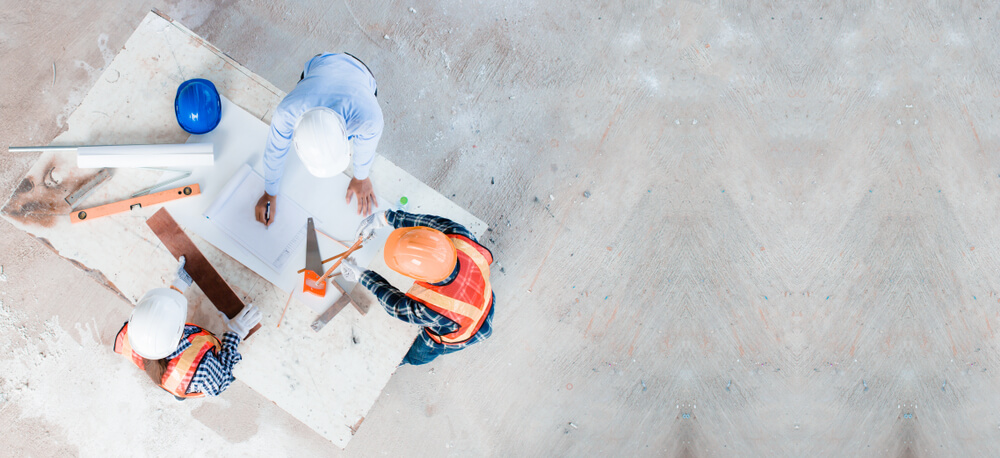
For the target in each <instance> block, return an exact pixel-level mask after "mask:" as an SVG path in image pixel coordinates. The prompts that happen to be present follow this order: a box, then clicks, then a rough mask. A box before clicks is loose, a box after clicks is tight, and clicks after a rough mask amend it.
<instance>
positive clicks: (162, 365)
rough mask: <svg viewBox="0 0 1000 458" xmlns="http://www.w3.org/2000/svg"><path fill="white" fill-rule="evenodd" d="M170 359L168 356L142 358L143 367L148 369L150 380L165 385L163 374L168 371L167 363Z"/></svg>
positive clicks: (147, 373)
mask: <svg viewBox="0 0 1000 458" xmlns="http://www.w3.org/2000/svg"><path fill="white" fill-rule="evenodd" d="M169 363H170V360H169V359H167V358H163V359H146V358H143V359H142V367H143V368H144V369H145V370H146V375H148V376H149V378H150V380H152V381H153V383H155V384H156V386H163V374H165V373H166V372H167V364H169Z"/></svg>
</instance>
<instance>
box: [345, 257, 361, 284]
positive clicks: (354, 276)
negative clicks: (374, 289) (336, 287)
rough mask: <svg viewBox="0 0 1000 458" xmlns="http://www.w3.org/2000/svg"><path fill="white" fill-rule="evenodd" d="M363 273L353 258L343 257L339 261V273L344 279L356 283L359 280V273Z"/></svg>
mask: <svg viewBox="0 0 1000 458" xmlns="http://www.w3.org/2000/svg"><path fill="white" fill-rule="evenodd" d="M363 273H364V270H362V269H361V268H360V267H358V265H357V263H355V261H354V258H350V257H347V258H344V260H343V261H340V274H341V275H343V276H344V280H347V281H349V282H353V283H357V282H358V281H359V280H361V274H363Z"/></svg>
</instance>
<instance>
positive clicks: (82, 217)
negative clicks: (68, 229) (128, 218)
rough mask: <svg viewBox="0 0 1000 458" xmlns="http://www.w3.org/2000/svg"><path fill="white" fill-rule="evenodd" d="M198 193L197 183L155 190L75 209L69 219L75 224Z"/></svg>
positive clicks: (199, 192)
mask: <svg viewBox="0 0 1000 458" xmlns="http://www.w3.org/2000/svg"><path fill="white" fill-rule="evenodd" d="M198 194H201V188H199V187H198V184H197V183H195V184H192V185H189V186H181V187H179V188H174V189H168V190H166V191H160V192H155V193H153V194H146V195H145V196H139V197H133V198H131V199H125V200H120V201H118V202H112V203H110V204H105V205H101V206H98V207H91V208H87V209H84V210H80V211H76V212H73V213H71V214H70V215H69V220H70V222H71V223H73V224H76V223H79V222H81V221H90V220H92V219H97V218H100V217H102V216H108V215H114V214H116V213H123V212H127V211H129V210H137V209H140V208H142V207H148V206H150V205H156V204H162V203H164V202H170V201H171V200H177V199H183V198H185V197H191V196H197V195H198Z"/></svg>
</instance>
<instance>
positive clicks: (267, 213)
mask: <svg viewBox="0 0 1000 458" xmlns="http://www.w3.org/2000/svg"><path fill="white" fill-rule="evenodd" d="M270 221H271V201H268V202H267V208H265V209H264V230H265V231H266V230H267V223H269V222H270Z"/></svg>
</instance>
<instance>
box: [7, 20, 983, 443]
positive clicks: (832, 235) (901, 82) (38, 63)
mask: <svg viewBox="0 0 1000 458" xmlns="http://www.w3.org/2000/svg"><path fill="white" fill-rule="evenodd" d="M0 3H2V5H0V6H2V8H0V52H2V55H3V56H4V57H3V65H2V66H0V78H2V81H3V83H2V84H0V123H2V126H3V128H2V131H3V132H4V135H3V138H2V139H0V143H2V144H3V145H14V144H25V143H46V142H47V141H49V140H50V139H51V138H53V137H54V136H55V135H56V134H57V133H58V132H59V130H60V129H61V128H62V127H64V126H62V125H61V123H62V121H63V120H64V119H65V117H66V116H67V115H68V114H69V113H70V112H72V110H73V108H74V106H75V104H76V103H78V102H79V100H80V97H82V95H83V94H85V93H86V91H87V90H88V89H89V87H90V85H91V84H92V82H93V78H96V76H97V75H99V73H100V69H101V68H102V67H103V66H104V65H106V64H107V62H109V60H110V59H111V58H113V56H114V54H115V52H116V50H117V49H119V48H120V47H121V45H122V44H123V43H124V42H125V40H126V39H127V37H128V36H129V34H130V33H131V31H132V29H133V28H134V27H135V25H136V24H137V23H138V21H139V20H140V19H141V18H142V16H143V15H144V14H145V13H146V12H147V11H148V10H149V8H151V7H157V8H159V9H161V10H162V11H164V12H165V13H167V14H169V15H171V16H172V17H174V18H175V19H179V20H180V21H181V22H182V23H184V24H185V25H187V26H188V27H190V28H191V29H192V30H194V31H195V32H196V33H198V34H200V35H202V36H203V37H205V38H206V39H208V40H209V41H211V42H212V43H214V44H215V45H216V46H218V47H219V48H221V49H223V50H225V51H226V52H228V53H229V54H230V55H231V56H232V57H234V58H235V59H236V60H237V61H239V62H241V63H243V64H244V65H246V66H247V67H248V68H250V69H251V70H253V71H255V72H257V73H258V74H260V75H261V76H263V77H265V78H267V79H269V80H270V81H272V82H273V83H275V84H276V85H278V86H279V87H281V88H283V89H285V90H289V89H291V88H292V87H293V85H294V83H295V81H296V80H297V78H298V74H299V71H300V67H301V65H302V63H304V62H305V60H306V59H307V58H308V57H310V56H312V55H313V54H315V53H317V52H320V51H324V50H347V51H349V52H352V53H353V54H355V55H357V56H359V57H361V58H362V59H363V60H364V61H365V62H366V63H368V65H369V66H371V67H372V70H373V71H374V73H375V75H376V77H377V78H378V81H379V85H380V88H379V98H380V101H381V103H382V106H383V110H384V112H385V114H386V120H387V123H386V126H387V129H386V133H385V135H384V137H383V140H382V144H381V145H380V148H379V150H380V153H381V154H383V155H385V156H386V157H388V158H389V159H391V160H392V161H394V162H395V163H397V164H399V165H400V166H401V167H403V168H404V169H406V170H408V171H410V172H411V173H412V174H413V175H415V176H416V177H418V178H420V179H422V180H424V181H425V182H427V183H428V184H430V185H431V186H432V187H433V188H435V189H437V190H438V191H440V192H441V193H443V194H445V195H447V196H453V197H452V198H453V200H455V201H456V202H457V203H459V204H461V205H463V206H465V207H466V208H468V209H469V210H470V211H471V212H472V213H474V214H476V215H478V216H479V217H481V218H482V219H483V220H484V221H486V222H487V223H489V224H490V225H491V227H492V232H490V233H489V234H488V237H487V239H486V240H485V242H486V244H487V246H489V247H490V248H491V249H492V250H493V252H494V254H495V256H496V259H497V260H498V261H499V266H498V267H497V269H496V271H495V272H494V275H493V281H494V285H495V289H496V292H497V312H496V330H495V332H494V337H493V338H492V339H491V340H490V341H489V342H488V343H485V344H483V345H479V346H478V347H472V348H470V349H468V350H467V351H464V352H460V353H457V354H455V355H451V356H449V357H446V358H442V359H440V360H439V361H436V362H434V363H433V364H431V365H429V366H424V367H404V368H401V369H400V370H399V371H398V372H397V373H396V375H395V376H394V378H393V379H392V381H391V382H390V384H389V385H388V386H387V387H386V389H385V391H384V393H383V396H382V397H381V398H380V400H379V402H378V403H377V404H376V405H375V407H374V408H373V409H372V412H371V414H370V415H369V417H368V418H367V419H366V421H365V422H364V424H363V425H362V427H361V429H360V430H359V432H358V434H357V436H356V437H355V438H354V439H353V441H352V442H351V443H350V445H349V447H348V448H347V450H346V452H343V453H342V452H341V451H340V450H339V449H336V448H335V447H334V446H332V445H331V444H329V443H326V442H324V441H323V440H322V439H320V438H318V436H316V435H315V434H312V433H311V431H309V430H307V429H304V428H302V427H301V425H297V424H296V423H295V422H294V420H289V419H287V418H285V417H283V416H282V412H281V411H280V410H278V409H276V408H274V406H272V405H269V404H267V403H266V402H264V401H262V398H260V397H259V396H257V395H256V394H255V393H253V392H252V391H250V390H248V389H247V388H246V387H245V386H242V385H240V384H239V383H237V384H236V385H235V386H234V387H233V388H232V389H231V390H230V391H229V392H227V393H226V394H225V396H223V398H224V399H223V398H220V399H217V400H209V401H204V402H203V404H200V405H198V406H193V407H192V406H187V407H184V409H187V410H189V411H190V415H189V416H185V415H178V414H176V411H177V409H180V408H179V407H176V406H174V405H173V404H167V403H165V404H162V409H163V415H164V417H158V418H159V419H158V418H150V419H149V422H150V423H152V424H153V425H152V426H143V427H145V428H146V429H145V430H144V431H154V432H155V433H156V434H152V435H150V436H152V437H151V438H149V439H147V442H142V441H139V442H138V443H137V445H139V446H141V445H143V444H145V445H146V446H147V452H148V453H150V454H155V453H156V451H157V450H163V448H162V447H167V446H168V445H169V444H168V442H167V441H168V438H169V437H172V436H181V435H182V434H185V433H186V432H190V431H192V429H191V425H192V424H194V425H200V426H199V427H204V428H207V429H205V430H204V431H201V430H198V431H201V432H198V433H197V441H196V443H197V444H199V446H200V447H201V448H202V449H204V450H208V451H222V452H225V451H227V450H230V451H231V450H235V449H236V448H239V447H252V450H257V451H261V452H263V451H268V452H272V453H275V454H277V455H293V454H296V455H297V454H310V455H341V454H344V455H355V456H372V455H388V456H427V455H438V456H886V455H889V456H989V455H991V454H995V453H996V451H997V450H998V449H1000V414H998V413H997V412H1000V391H998V390H997V385H998V379H997V377H998V375H997V373H998V372H1000V367H998V363H1000V358H998V356H997V351H998V347H1000V345H998V340H997V337H996V336H995V332H994V330H993V328H994V327H996V326H1000V294H998V289H1000V278H998V275H997V267H998V265H1000V255H998V254H1000V253H998V250H1000V243H998V242H997V240H1000V237H998V236H1000V230H998V228H997V226H996V225H995V224H994V222H995V221H996V220H997V217H998V212H1000V208H998V206H997V204H996V202H997V198H998V196H1000V166H998V161H997V156H998V137H997V134H996V132H997V131H998V129H997V127H998V125H997V124H998V123H1000V120H998V119H997V116H996V115H997V112H998V110H997V99H998V97H1000V89H998V87H997V75H998V74H1000V72H998V68H997V62H998V59H997V57H998V53H997V51H998V43H997V39H996V37H997V36H998V32H1000V28H998V26H997V24H998V21H1000V14H998V10H997V9H996V7H993V6H989V7H977V6H970V5H967V4H959V3H958V2H943V3H940V4H934V5H931V6H926V5H924V4H922V3H918V2H850V3H848V4H839V3H836V2H834V3H825V4H815V3H813V4H800V3H789V4H784V3H765V4H762V3H756V2H754V3H749V2H734V3H735V4H723V3H716V2H705V3H704V4H701V3H695V2H625V3H615V2H608V3H603V4H580V3H579V2H567V1H556V2H547V3H546V2H516V1H515V2H504V1H489V0H488V1H482V2H462V1H448V2H440V3H435V4H427V3H426V2H376V3H367V4H366V3H355V2H320V1H310V2H301V3H294V4H291V3H289V4H285V3H268V2H260V1H256V2H217V3H202V2H194V1H186V0H182V1H173V2H172V1H166V2H160V3H154V2H147V1H142V2H127V1H109V2H100V3H99V4H98V3H97V2H86V3H67V2H55V1H23V2H14V1H10V0H3V1H2V2H0ZM98 5H100V6H98ZM53 63H55V64H56V76H55V80H54V82H53V72H52V64H53ZM32 160H33V156H30V155H10V154H5V155H3V156H2V163H0V189H3V190H5V191H4V192H9V191H10V190H12V189H13V186H14V185H15V184H16V183H17V180H18V179H19V178H20V177H21V176H22V175H23V173H24V172H25V171H26V169H27V167H28V166H29V164H30V163H31V162H32ZM586 196H589V197H586ZM0 232H2V234H3V237H2V238H0V245H2V251H0V260H2V261H0V263H2V265H3V272H2V275H4V277H2V278H3V279H4V281H3V282H0V292H2V297H0V299H2V304H3V308H2V311H3V313H0V318H4V320H6V321H3V323H5V324H6V326H5V327H3V328H2V329H0V337H2V338H3V339H4V346H3V347H0V348H2V349H4V351H5V353H6V356H0V362H2V361H3V358H7V360H8V361H7V362H8V363H9V362H10V361H9V360H10V358H12V357H15V356H16V357H17V358H19V360H20V361H21V363H23V364H24V365H25V366H26V367H33V368H36V369H37V370H33V372H32V373H35V372H38V373H39V374H41V375H39V376H38V378H31V379H30V380H11V379H10V377H9V376H5V375H4V374H0V389H2V391H0V425H2V426H4V427H3V428H2V429H0V430H3V431H4V433H3V434H2V436H0V437H2V439H0V444H2V445H3V446H4V447H5V448H6V449H8V450H14V451H16V452H20V454H32V455H37V456H44V455H54V454H63V453H79V454H83V455H96V454H100V452H101V446H100V444H95V443H94V440H93V439H91V438H88V437H81V435H80V434H79V431H78V429H79V428H77V427H75V426H74V423H73V419H74V417H73V415H76V416H77V418H78V421H79V422H81V423H80V424H83V423H85V422H87V421H88V419H87V415H86V412H87V410H86V409H82V408H81V409H80V411H79V412H76V411H69V412H67V411H66V409H61V405H60V404H58V403H56V402H53V403H52V404H54V405H52V406H49V407H47V408H43V407H45V406H44V404H39V403H38V402H37V401H32V400H33V399H35V398H36V397H37V396H34V397H33V395H32V393H33V391H35V390H40V389H45V386H44V385H43V386H42V387H41V388H39V387H38V383H37V381H38V380H47V379H49V378H67V379H73V378H75V377H81V375H80V371H79V370H78V371H77V372H72V371H70V372H64V371H62V370H61V368H62V365H60V364H50V363H49V362H50V361H52V360H53V358H55V361H56V362H58V361H60V360H59V358H60V355H66V354H72V352H70V351H69V350H67V349H68V348H70V347H72V345H71V344H70V343H66V345H67V347H66V348H58V347H57V348H54V349H53V351H51V352H47V351H46V348H47V347H46V346H44V345H43V346H40V347H37V348H39V349H40V350H39V351H37V352H35V351H31V352H24V351H22V350H23V349H24V348H32V349H35V348H36V347H35V346H33V345H35V344H34V343H33V342H35V341H37V340H39V339H42V340H44V338H46V336H52V335H59V331H58V329H57V328H63V330H64V331H65V332H69V335H77V334H78V333H77V332H76V331H79V330H80V326H81V325H80V322H83V323H87V322H89V320H93V327H94V331H95V332H97V334H98V335H100V336H107V335H108V333H109V332H110V333H111V334H112V335H113V333H114V331H115V330H116V329H110V328H115V327H116V326H117V325H118V324H119V323H120V322H121V320H123V319H124V318H125V317H124V316H120V315H121V314H122V310H124V309H123V308H122V306H121V304H118V303H117V302H116V301H119V300H118V299H117V298H116V297H114V296H113V295H112V294H111V293H109V292H108V291H106V290H104V289H103V288H101V287H99V286H98V285H97V284H96V283H95V282H93V281H91V279H90V278H89V277H88V276H87V275H86V274H85V273H83V272H82V271H80V270H79V269H77V268H76V267H74V266H72V265H70V264H69V263H68V262H66V261H64V260H62V259H61V258H60V257H58V256H57V255H56V254H54V253H52V252H51V251H50V250H48V249H46V248H45V246H44V244H43V243H42V242H40V241H39V240H35V239H33V238H30V237H28V236H26V235H25V234H23V233H20V232H18V231H16V230H13V229H12V228H11V227H10V225H9V224H7V223H5V222H4V223H0ZM500 267H503V269H500ZM67 309H72V312H70V311H69V310H67ZM60 314H62V315H60ZM54 316H59V317H60V319H59V320H55V321H53V320H52V318H53V317H54ZM53 323H55V325H56V328H54V327H53ZM87 326H91V325H89V324H88V325H87ZM88 329H89V328H88ZM109 329H110V330H109ZM79 335H80V336H83V333H79ZM74 339H76V337H74ZM79 339H82V340H81V341H85V340H86V339H85V338H84V337H79ZM46 342H49V341H48V340H46ZM50 346H51V345H50ZM100 361H104V360H103V359H95V363H94V367H92V368H88V370H93V371H95V372H98V373H99V372H100V371H102V370H110V369H108V368H109V367H111V363H110V362H109V363H101V362H100ZM108 361H110V359H109V360H108ZM101 364H104V366H102V365H101ZM39 371H40V372H39ZM115 375H118V374H117V373H115ZM29 382H31V383H29ZM65 386H66V387H67V389H71V388H73V385H72V384H71V383H69V382H67V383H66V384H65ZM58 387H59V386H56V388H58ZM149 399H150V398H143V399H141V400H136V401H134V402H145V403H155V402H156V401H150V400H149ZM128 402H132V401H129V400H125V399H123V401H122V403H123V404H122V405H121V406H117V408H122V406H125V405H127V404H126V403H128ZM151 405H153V404H151ZM155 405H160V404H155ZM40 406H41V407H40ZM78 407H79V406H78ZM83 407H86V404H85V402H84V404H83ZM92 407H98V406H92ZM158 408H159V407H158ZM124 410H127V409H124ZM156 412H160V410H157V411H156ZM122 418H128V417H127V416H126V415H124V414H123V416H122ZM163 418H169V419H170V421H166V420H163ZM192 418H193V419H194V421H191V419H192ZM264 420H267V428H263V427H261V426H260V425H261V424H262V422H264ZM158 421H159V423H157V422H158ZM186 422H190V424H188V423H186ZM109 426H111V427H114V428H126V427H135V425H129V424H119V425H109ZM29 437H30V438H31V440H28V438H29ZM182 437H187V436H182ZM182 440H183V439H182ZM192 440H193V439H192ZM246 449H247V448H243V450H246Z"/></svg>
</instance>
